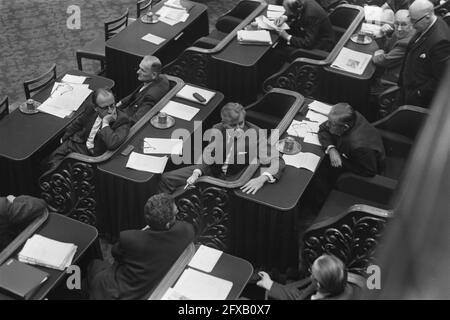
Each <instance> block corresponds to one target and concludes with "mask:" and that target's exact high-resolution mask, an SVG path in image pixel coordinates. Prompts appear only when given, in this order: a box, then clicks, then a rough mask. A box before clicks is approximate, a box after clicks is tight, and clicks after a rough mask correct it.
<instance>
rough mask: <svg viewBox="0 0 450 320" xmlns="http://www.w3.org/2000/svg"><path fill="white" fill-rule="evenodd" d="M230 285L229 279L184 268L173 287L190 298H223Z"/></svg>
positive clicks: (227, 292)
mask: <svg viewBox="0 0 450 320" xmlns="http://www.w3.org/2000/svg"><path fill="white" fill-rule="evenodd" d="M232 287H233V283H232V282H231V281H228V280H224V279H220V278H217V277H214V276H211V275H209V274H206V273H203V272H200V271H197V270H194V269H186V270H185V271H184V272H183V274H182V275H181V277H180V278H179V279H178V281H177V283H176V284H175V286H174V287H173V289H174V290H175V291H176V292H178V293H179V294H181V295H183V296H185V297H187V298H189V299H192V300H225V299H226V298H227V296H228V294H229V293H230V290H231V288H232Z"/></svg>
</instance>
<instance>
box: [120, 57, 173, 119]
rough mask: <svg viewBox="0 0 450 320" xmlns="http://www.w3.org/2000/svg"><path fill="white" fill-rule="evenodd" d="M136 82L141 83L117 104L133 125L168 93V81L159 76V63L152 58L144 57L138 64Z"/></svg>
mask: <svg viewBox="0 0 450 320" xmlns="http://www.w3.org/2000/svg"><path fill="white" fill-rule="evenodd" d="M137 75H138V80H139V81H140V82H142V84H141V85H140V86H138V87H137V88H136V90H134V91H133V92H132V93H131V94H129V95H128V96H126V97H125V98H123V99H122V100H121V101H119V102H118V103H117V107H118V108H120V109H124V110H125V112H126V113H127V115H128V117H129V118H130V120H131V121H132V123H133V124H134V123H135V122H137V121H138V120H139V119H140V118H142V117H143V116H144V115H145V114H146V113H147V112H148V111H149V110H150V109H151V108H153V106H154V105H155V104H156V103H157V102H158V101H159V100H160V99H161V98H162V97H163V96H164V95H165V94H166V93H167V92H169V89H170V86H169V80H168V79H167V76H165V75H164V74H161V61H160V60H159V59H158V58H157V57H154V56H145V57H144V58H143V59H142V61H141V63H140V64H139V69H138V71H137Z"/></svg>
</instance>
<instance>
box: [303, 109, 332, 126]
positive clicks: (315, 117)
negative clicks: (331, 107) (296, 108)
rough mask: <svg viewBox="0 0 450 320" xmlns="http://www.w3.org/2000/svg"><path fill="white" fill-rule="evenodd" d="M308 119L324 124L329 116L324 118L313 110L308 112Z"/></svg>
mask: <svg viewBox="0 0 450 320" xmlns="http://www.w3.org/2000/svg"><path fill="white" fill-rule="evenodd" d="M306 117H307V118H308V119H309V120H311V121H314V122H318V123H322V122H325V121H327V120H328V117H327V116H324V115H323V114H321V113H317V112H314V111H312V110H308V113H307V114H306Z"/></svg>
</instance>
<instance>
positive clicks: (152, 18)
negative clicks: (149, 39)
mask: <svg viewBox="0 0 450 320" xmlns="http://www.w3.org/2000/svg"><path fill="white" fill-rule="evenodd" d="M141 21H142V22H143V23H157V22H158V21H159V16H158V15H156V14H153V15H152V16H149V15H148V14H144V15H143V16H142V17H141Z"/></svg>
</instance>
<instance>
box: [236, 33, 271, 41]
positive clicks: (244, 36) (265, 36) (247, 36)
mask: <svg viewBox="0 0 450 320" xmlns="http://www.w3.org/2000/svg"><path fill="white" fill-rule="evenodd" d="M237 39H238V41H239V43H241V44H272V38H271V37H270V33H269V31H267V30H239V31H238V32H237Z"/></svg>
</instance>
